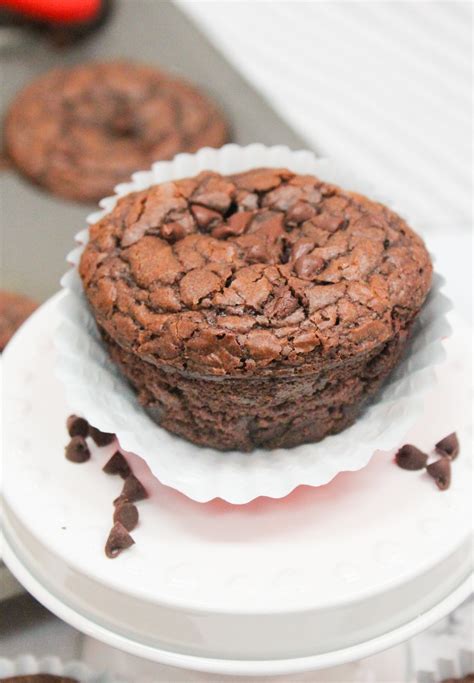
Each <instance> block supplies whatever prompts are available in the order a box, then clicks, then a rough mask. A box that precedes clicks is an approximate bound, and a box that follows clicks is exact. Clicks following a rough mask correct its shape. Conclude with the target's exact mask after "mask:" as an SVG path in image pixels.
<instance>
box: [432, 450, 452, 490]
mask: <svg viewBox="0 0 474 683" xmlns="http://www.w3.org/2000/svg"><path fill="white" fill-rule="evenodd" d="M426 471H427V472H428V474H429V475H430V476H431V477H433V479H434V480H435V482H436V485H437V487H438V488H439V489H440V490H441V491H445V490H446V489H448V488H449V485H450V483H451V462H450V461H449V458H441V460H437V461H436V462H433V463H432V464H431V465H428V466H427V468H426Z"/></svg>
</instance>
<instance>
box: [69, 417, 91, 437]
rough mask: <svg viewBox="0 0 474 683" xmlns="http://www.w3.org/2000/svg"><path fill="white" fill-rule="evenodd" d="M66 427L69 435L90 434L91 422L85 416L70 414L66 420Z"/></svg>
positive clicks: (84, 435)
mask: <svg viewBox="0 0 474 683" xmlns="http://www.w3.org/2000/svg"><path fill="white" fill-rule="evenodd" d="M66 429H67V431H68V432H69V436H83V437H84V438H86V436H89V423H88V422H87V420H86V419H84V418H83V417H78V416H77V415H69V417H68V419H67V420H66Z"/></svg>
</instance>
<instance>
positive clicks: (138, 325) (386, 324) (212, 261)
mask: <svg viewBox="0 0 474 683" xmlns="http://www.w3.org/2000/svg"><path fill="white" fill-rule="evenodd" d="M80 274H81V277H82V281H83V285H84V289H85V293H86V296H87V299H88V301H89V304H90V306H91V309H92V312H93V314H94V316H95V319H96V321H97V323H98V326H99V329H100V331H101V333H102V336H103V339H104V342H105V345H106V347H107V349H108V351H109V353H110V355H111V357H112V358H113V360H114V361H115V362H116V363H117V364H118V365H119V366H120V368H121V369H122V371H123V373H124V374H125V376H126V377H127V378H128V379H129V381H130V382H131V384H132V385H133V386H134V387H135V389H136V391H137V393H138V397H139V400H140V402H141V403H142V404H143V405H144V406H145V408H146V409H147V411H148V412H149V414H150V415H151V416H152V418H153V419H154V420H156V422H158V423H159V424H161V425H162V426H163V427H165V428H166V429H169V430H170V431H172V432H175V433H176V434H179V435H180V436H183V437H184V438H186V439H189V440H190V441H193V442H194V443H197V444H199V445H204V446H212V447H215V448H219V449H223V450H227V449H234V448H235V449H239V450H251V449H253V448H255V447H257V446H263V447H266V448H278V447H288V446H295V445H297V444H300V443H304V442H308V441H317V440H319V439H321V438H323V437H324V436H326V435H327V434H332V433H336V432H339V431H341V430H342V429H344V428H345V427H347V426H349V425H350V424H351V423H352V422H353V421H354V420H355V419H356V417H357V415H358V414H359V413H360V411H361V409H362V407H363V405H364V404H365V403H366V402H367V401H368V399H369V398H370V397H371V396H373V395H374V393H376V391H377V390H378V389H379V387H380V386H381V384H382V382H383V381H384V379H385V378H386V377H387V375H388V374H389V373H390V371H391V369H392V368H393V367H394V366H395V365H396V363H397V361H398V359H399V357H400V355H401V353H402V352H403V350H404V348H405V345H406V341H407V339H408V336H409V333H410V330H411V328H412V326H413V323H414V321H415V319H416V316H417V314H418V312H419V310H420V308H421V306H422V304H423V302H424V300H425V298H426V295H427V293H428V291H429V288H430V284H431V276H432V266H431V262H430V258H429V255H428V253H427V251H426V249H425V247H424V244H423V242H422V240H421V239H420V238H419V237H418V236H417V235H416V234H415V233H414V232H413V231H412V230H411V229H410V228H409V227H408V225H407V224H406V223H405V221H403V220H402V219H401V218H400V217H399V216H397V215H396V214H395V213H393V212H392V211H390V210H389V209H388V208H386V207H384V206H382V205H381V204H377V203H375V202H372V201H370V200H369V199H367V198H365V197H362V196H360V195H357V194H354V193H352V192H347V191H345V190H342V189H340V188H338V187H336V186H334V185H329V184H328V183H325V182H323V181H322V180H320V179H318V178H315V177H313V176H301V175H296V174H294V173H292V172H291V171H288V170H286V169H255V170H252V171H248V172H245V173H239V174H236V175H232V176H221V175H219V174H217V173H213V172H210V171H205V172H202V173H200V174H199V175H198V176H197V177H195V178H186V179H183V180H178V181H173V182H167V183H163V184H161V185H156V186H154V187H151V188H149V189H147V190H144V191H141V192H134V193H131V194H129V195H126V196H124V197H122V198H121V199H119V200H118V202H117V205H116V207H115V208H114V209H113V210H112V211H111V212H110V213H109V214H107V215H106V216H105V217H104V218H103V219H102V220H101V221H99V222H98V223H97V224H96V225H94V226H92V227H91V230H90V241H89V243H88V245H87V246H86V249H85V251H84V253H83V255H82V259H81V263H80ZM216 379H217V380H219V381H216Z"/></svg>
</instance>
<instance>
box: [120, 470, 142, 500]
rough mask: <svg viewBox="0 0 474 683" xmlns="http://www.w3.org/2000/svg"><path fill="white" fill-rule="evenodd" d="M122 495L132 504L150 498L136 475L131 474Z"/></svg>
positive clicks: (124, 485) (125, 482) (124, 484)
mask: <svg viewBox="0 0 474 683" xmlns="http://www.w3.org/2000/svg"><path fill="white" fill-rule="evenodd" d="M120 495H121V496H123V498H126V499H127V500H128V501H129V502H130V503H136V502H137V501H138V500H144V499H145V498H148V493H147V492H146V490H145V487H144V486H143V484H142V483H141V481H139V480H138V479H137V478H136V476H135V475H134V474H129V475H128V477H127V478H126V479H125V481H124V483H123V489H122V493H121V494H120Z"/></svg>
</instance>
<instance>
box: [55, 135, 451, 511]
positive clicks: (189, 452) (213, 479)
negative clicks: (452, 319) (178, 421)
mask: <svg viewBox="0 0 474 683" xmlns="http://www.w3.org/2000/svg"><path fill="white" fill-rule="evenodd" d="M258 166H267V167H268V166H270V167H271V166H276V167H281V166H286V167H288V168H290V169H291V170H293V171H295V172H296V173H312V174H315V175H319V176H320V177H321V178H323V179H324V180H327V181H331V182H335V183H337V184H340V185H342V186H343V187H351V188H352V189H354V190H357V191H359V192H361V193H363V194H367V195H369V196H371V197H373V198H374V199H378V200H379V201H384V202H385V203H388V204H390V202H389V201H388V200H387V198H386V197H385V194H384V193H383V192H382V193H381V192H379V191H377V190H376V189H374V187H372V186H371V185H368V184H367V183H364V182H363V181H362V180H361V179H360V178H359V177H358V176H357V175H352V174H350V173H347V172H346V169H344V168H343V169H342V170H341V169H340V168H339V167H338V165H337V164H334V163H333V162H331V161H330V160H328V159H316V158H315V156H314V155H313V154H312V153H311V152H308V151H305V150H301V151H299V152H291V151H290V150H289V149H288V148H287V147H284V146H281V145H280V146H276V147H265V146H263V145H259V144H255V145H249V146H247V147H239V146H237V145H226V146H224V147H222V148H221V149H220V150H213V149H210V148H204V149H202V150H200V151H199V152H198V153H197V154H194V155H193V154H180V155H178V156H177V157H175V159H174V160H173V161H168V162H166V161H165V162H158V163H156V164H154V165H153V167H152V169H151V171H149V172H144V171H141V172H139V173H136V174H134V175H133V178H132V182H130V183H123V184H121V185H119V186H117V188H116V191H117V195H116V196H115V197H107V198H105V199H103V200H102V201H101V203H100V204H101V206H102V208H103V211H102V212H99V213H97V212H96V213H94V214H93V215H92V216H91V217H89V223H94V222H95V221H96V220H98V219H99V218H100V217H101V216H102V215H105V213H107V212H108V211H110V210H111V209H112V208H113V207H114V205H115V203H116V201H117V198H118V196H121V195H124V194H126V193H127V192H130V191H131V190H134V189H143V188H144V187H146V186H148V185H151V184H153V183H158V182H164V181H166V180H170V179H177V178H180V177H183V176H184V177H187V176H193V175H196V174H197V173H198V172H199V171H200V170H203V169H212V170H216V171H219V172H220V173H235V172H238V171H242V170H246V169H248V168H253V167H258ZM410 223H411V224H412V225H413V226H414V227H416V221H415V222H414V223H413V222H412V221H410ZM76 239H77V240H78V241H79V242H82V243H83V244H84V243H85V242H87V239H88V235H87V231H82V232H81V233H79V234H78V235H77V236H76ZM83 248H84V247H83V246H80V247H78V248H76V249H75V250H74V251H73V252H71V254H70V255H69V260H70V261H71V262H72V263H74V264H76V265H77V263H78V262H79V258H80V254H81V253H82V250H83ZM62 284H63V287H64V288H65V289H66V293H65V296H64V297H63V298H62V299H61V301H60V303H59V310H60V314H61V324H60V326H59V328H58V331H57V334H56V338H55V342H56V347H57V351H58V362H57V366H56V369H57V374H58V377H59V378H60V380H61V382H62V383H63V386H64V387H65V390H66V395H67V398H68V403H69V406H70V408H71V411H72V412H75V413H77V414H79V415H84V416H85V417H86V418H87V419H88V420H89V422H90V423H91V424H93V425H94V426H96V427H98V428H99V429H101V430H103V431H105V432H113V433H114V434H116V435H117V438H118V440H119V442H120V445H121V448H122V449H123V450H124V451H126V452H131V453H136V454H137V455H140V456H141V457H142V458H143V459H144V460H145V461H146V462H147V464H148V466H149V467H150V469H151V471H152V472H153V474H154V475H155V476H156V477H157V478H158V479H159V480H160V482H161V483H163V484H166V485H167V486H171V487H172V488H175V489H177V490H178V491H180V492H181V493H184V494H185V495H187V496H189V498H192V499H193V500H196V501H199V502H205V501H209V500H211V499H213V498H222V499H223V500H226V501H228V502H230V503H235V504H243V503H248V502H249V501H251V500H253V499H255V498H257V497H259V496H269V497H271V498H282V497H284V496H286V495H287V494H288V493H290V491H292V490H293V489H294V488H296V487H297V486H300V485H301V484H306V485H308V486H322V485H323V484H327V483H328V482H329V481H331V480H332V479H333V478H334V477H335V476H336V475H337V474H338V473H340V472H344V471H356V470H358V469H361V468H362V467H365V466H366V465H367V463H368V462H369V460H370V458H371V457H372V455H373V454H374V452H375V451H376V450H382V451H388V450H391V449H393V448H395V447H397V446H399V445H400V443H401V442H402V440H403V439H404V438H405V436H406V433H407V431H408V430H409V429H410V427H411V426H412V425H413V424H414V423H415V422H416V419H417V417H418V416H419V414H420V412H421V410H422V408H423V395H424V393H425V390H426V389H427V388H428V387H430V386H433V384H434V382H435V375H434V372H433V367H434V365H436V364H437V363H439V362H440V361H441V360H442V358H443V348H442V343H441V339H442V338H443V337H445V336H447V335H448V334H449V325H447V323H446V319H445V313H446V310H449V308H450V304H449V302H448V301H447V299H446V298H445V297H444V296H443V295H442V294H440V292H439V288H440V286H441V280H440V279H439V278H435V280H434V286H433V289H432V293H431V295H430V297H429V299H428V301H427V303H426V305H425V306H424V308H423V311H422V312H421V314H420V317H419V325H418V326H417V331H416V333H415V334H414V337H413V340H412V344H411V347H410V352H409V354H408V355H407V357H406V358H405V359H404V360H403V362H402V363H400V365H399V366H398V368H397V369H396V370H395V371H394V373H392V375H391V378H390V381H389V383H388V384H386V385H385V387H384V389H383V391H382V392H381V393H380V394H379V395H378V398H377V402H375V403H373V404H371V405H370V406H369V407H368V408H367V410H365V411H364V414H363V416H362V417H361V418H360V419H359V420H358V421H357V422H356V423H355V424H354V425H353V426H352V427H350V428H349V429H346V430H344V431H343V432H341V433H340V434H336V435H334V436H330V437H326V438H325V439H324V440H323V441H321V442H319V443H316V444H304V445H302V446H298V447H296V448H292V449H291V451H288V450H287V449H281V448H280V449H275V450H272V451H263V450H256V451H254V453H252V455H250V456H249V455H248V454H246V453H240V452H237V451H232V452H229V453H226V454H222V453H220V452H219V451H216V450H213V449H211V448H199V447H197V446H194V445H193V444H191V443H189V442H187V441H185V440H183V439H180V438H178V437H176V436H174V435H173V434H170V433H169V432H167V431H166V430H164V429H162V428H160V427H158V426H157V425H156V424H155V423H154V422H153V421H152V420H151V418H150V417H149V416H148V415H147V414H146V413H145V411H144V410H143V409H142V408H141V407H140V406H139V405H138V401H137V399H136V395H135V394H134V393H133V392H132V390H131V389H130V387H129V385H128V384H127V383H126V382H125V380H124V379H123V377H122V376H121V375H120V373H119V371H118V369H117V367H116V366H115V365H114V364H113V363H112V362H111V361H110V359H109V357H108V354H107V352H106V350H105V348H104V346H103V344H102V342H101V339H100V335H99V333H98V331H97V328H96V326H95V323H94V319H93V316H92V314H91V312H90V310H89V307H88V306H87V302H86V300H85V296H84V293H83V288H82V283H81V280H80V278H79V275H78V272H77V268H74V269H73V270H71V271H69V272H68V273H67V274H66V275H65V276H64V278H63V280H62Z"/></svg>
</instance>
